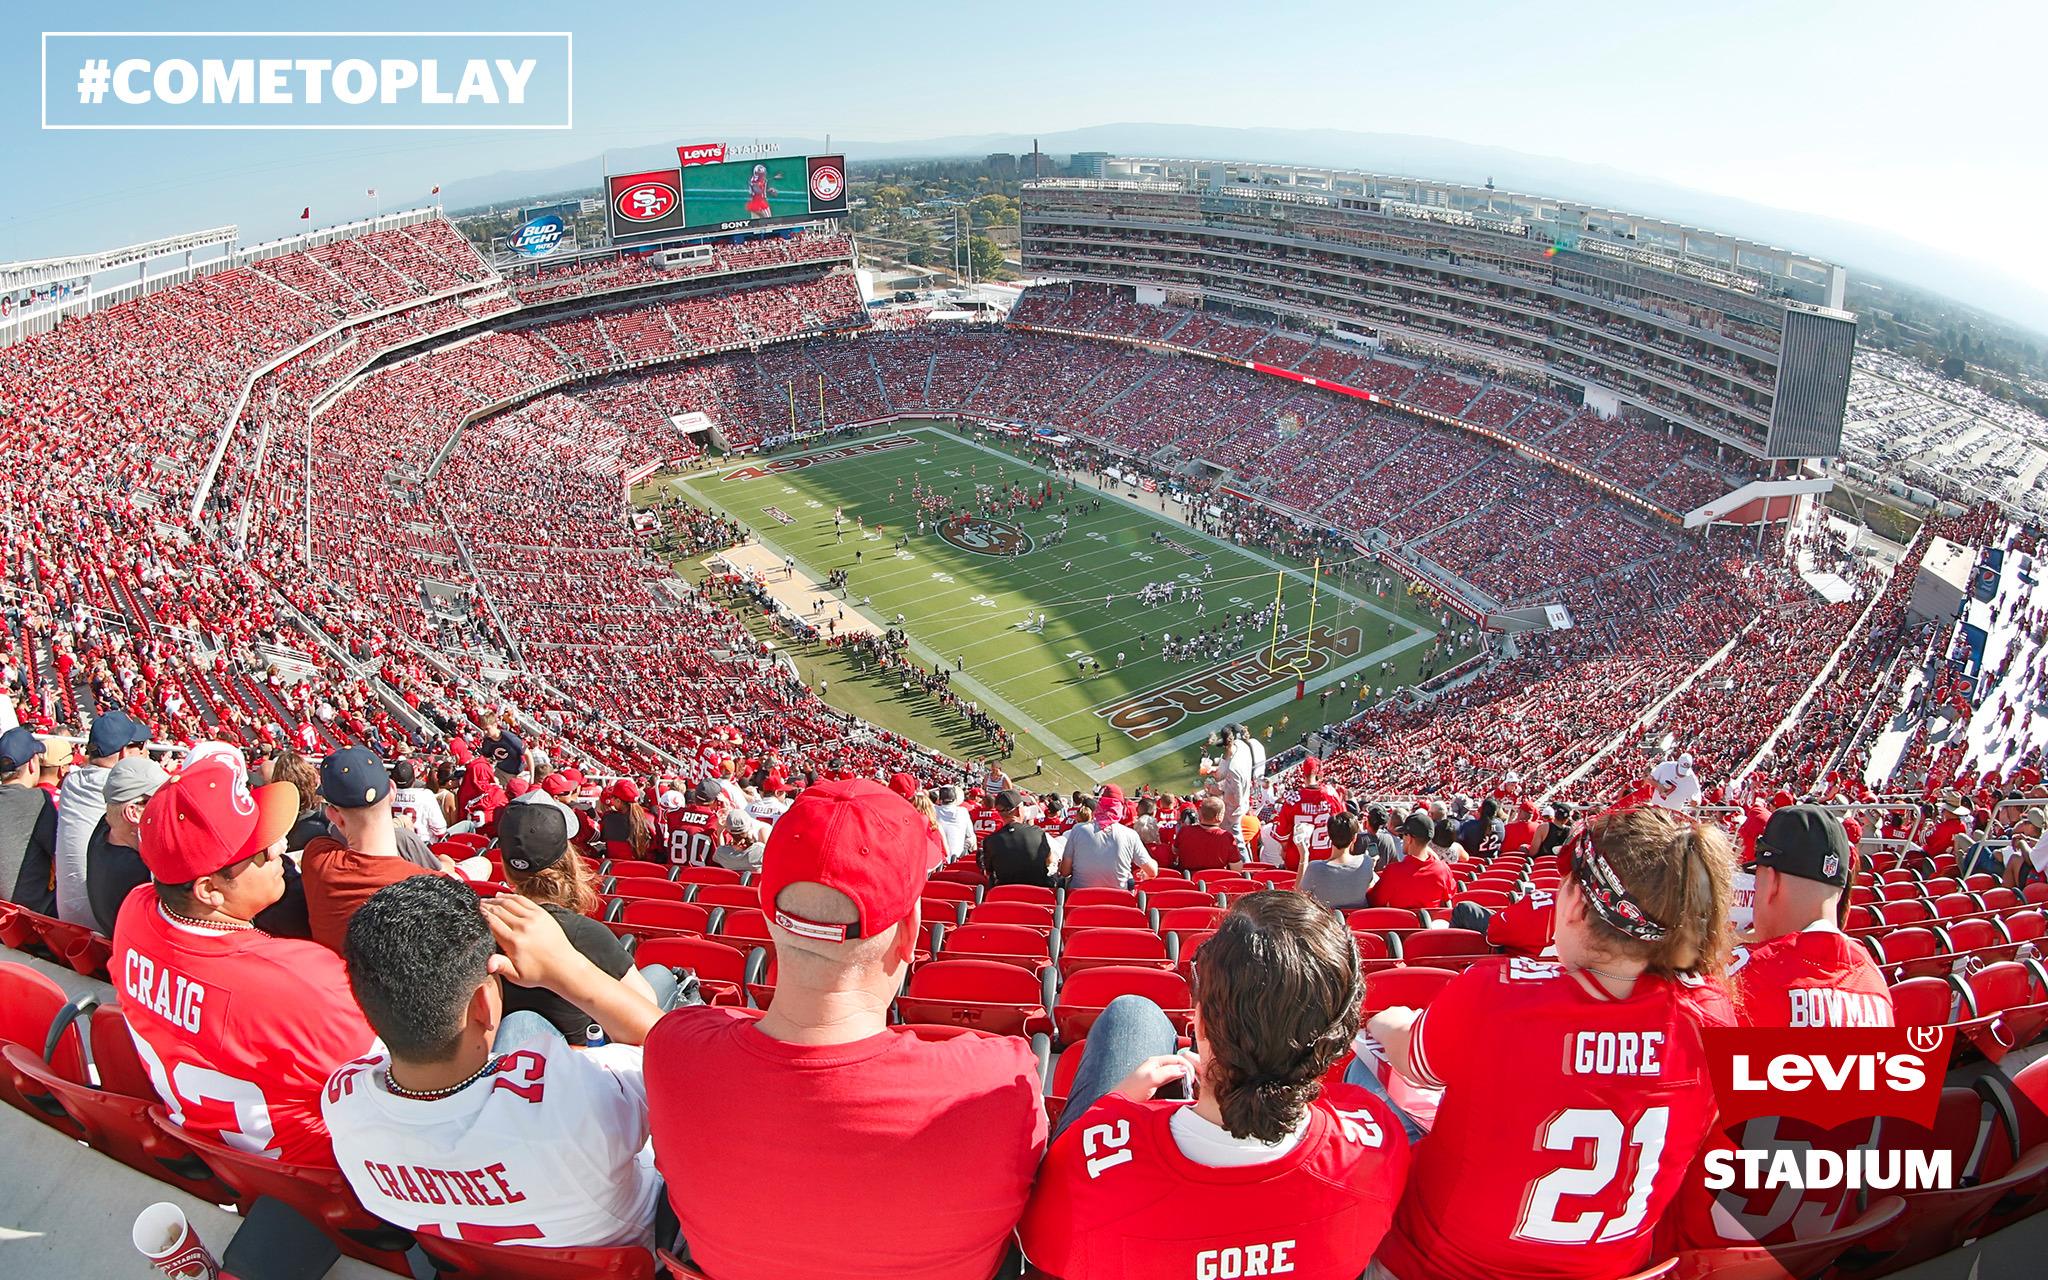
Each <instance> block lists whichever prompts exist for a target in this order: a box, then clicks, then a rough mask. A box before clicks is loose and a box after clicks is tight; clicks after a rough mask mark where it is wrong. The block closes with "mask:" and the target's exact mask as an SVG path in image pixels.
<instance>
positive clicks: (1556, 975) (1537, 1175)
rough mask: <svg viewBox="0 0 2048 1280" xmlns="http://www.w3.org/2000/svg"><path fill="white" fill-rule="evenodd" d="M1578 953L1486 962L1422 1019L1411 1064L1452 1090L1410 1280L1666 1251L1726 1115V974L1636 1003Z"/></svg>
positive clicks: (1440, 1119)
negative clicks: (1614, 992) (1722, 1111)
mask: <svg viewBox="0 0 2048 1280" xmlns="http://www.w3.org/2000/svg"><path fill="white" fill-rule="evenodd" d="M1591 982H1592V980H1591V979H1590V978H1587V979H1585V980H1584V981H1581V980H1580V979H1579V978H1576V977H1574V976H1572V975H1571V974H1570V973H1568V972H1567V971H1566V970H1565V969H1564V968H1563V966H1561V965H1558V964H1555V963H1551V962H1547V961H1539V960H1525V959H1520V958H1509V957H1502V958H1500V959H1496V960H1488V961H1482V962H1481V963H1479V964H1476V965H1473V966H1472V967H1471V968H1469V969H1467V970H1466V971H1465V972H1464V973H1462V974H1460V975H1459V976H1458V977H1457V978H1456V979H1455V980H1453V981H1452V982H1451V983H1450V984H1449V985H1447V986H1446V987H1444V989H1443V990H1442V991H1441V992H1439V993H1438V994H1437V996H1436V997H1435V998H1434V999H1433V1000H1431V1001H1430V1003H1429V1007H1428V1008H1427V1009H1426V1010H1425V1011H1424V1012H1423V1014H1422V1016H1421V1017H1420V1018H1418V1019H1417V1020H1416V1022H1415V1026H1414V1031H1413V1033H1412V1035H1411V1037H1410V1040H1409V1050H1408V1056H1409V1063H1408V1066H1407V1067H1405V1068H1404V1071H1405V1072H1406V1074H1407V1075H1408V1076H1409V1077H1410V1078H1411V1079H1413V1080H1415V1081H1416V1082H1417V1083H1420V1084H1424V1085H1434V1086H1441V1087H1442V1089H1443V1098H1442V1101H1441V1103H1440V1104H1439V1105H1438V1108H1437V1113H1436V1123H1435V1126H1434V1127H1433V1128H1432V1129H1431V1130H1430V1134H1429V1138H1428V1140H1427V1141H1424V1142H1422V1143H1420V1144H1418V1145H1417V1147H1416V1152H1415V1164H1414V1168H1413V1170H1412V1172H1411V1173H1410V1175H1409V1179H1408V1188H1407V1191H1406V1193H1405V1194H1404V1196H1403V1197H1402V1200H1401V1207H1400V1211H1399V1212H1398V1213H1397V1214H1396V1215H1395V1220H1394V1229H1393V1231H1392V1232H1391V1233H1390V1234H1389V1235H1388V1236H1387V1242H1386V1245H1385V1246H1384V1248H1383V1249H1382V1250H1381V1253H1380V1259H1381V1261H1383V1262H1384V1263H1385V1264H1386V1266H1387V1269H1388V1270H1390V1271H1392V1272H1393V1274H1394V1275H1395V1276H1397V1277H1399V1280H1576V1278H1577V1277H1581V1276H1623V1275H1629V1274H1632V1273H1633V1272H1636V1271H1639V1270H1641V1269H1642V1268H1643V1267H1644V1266H1645V1265H1647V1264H1648V1263H1649V1262H1650V1261H1651V1258H1650V1253H1651V1247H1652V1241H1651V1233H1652V1231H1653V1230H1654V1229H1655V1228H1656V1226H1657V1223H1658V1220H1659V1218H1661V1217H1662V1216H1663V1214H1664V1211H1665V1209H1666V1207H1667V1206H1669V1205H1670V1204H1671V1202H1672V1199H1673V1197H1675V1196H1676V1195H1677V1194H1678V1191H1679V1188H1680V1186H1681V1185H1682V1183H1683V1182H1684V1180H1685V1177H1686V1170H1687V1168H1688V1166H1690V1165H1691V1163H1692V1161H1693V1157H1694V1156H1695V1155H1696V1154H1697V1153H1698V1152H1699V1150H1700V1144H1701V1143H1702V1142H1703V1141H1704V1140H1705V1138H1706V1136H1707V1133H1708V1131H1709V1129H1711V1128H1712V1126H1713V1122H1714V1116H1715V1107H1714V1094H1713V1089H1712V1087H1711V1085H1710V1083H1709V1080H1708V1075H1707V1059H1706V1053H1705V1051H1704V1049H1703V1047H1702V1045H1701V1035H1700V1031H1701V1027H1702V1025H1703V1024H1705V1025H1714V1026H1720V1025H1726V1024H1727V1023H1728V1021H1729V1016H1730V1015H1729V1010H1728V1001H1727V997H1726V995H1725V994H1724V993H1722V991H1721V990H1720V988H1719V987H1718V986H1716V985H1714V984H1711V983H1704V984H1690V983H1681V982H1676V981H1672V980H1669V979H1664V978H1658V977H1654V976H1651V975H1647V974H1646V975H1644V976H1643V977H1642V978H1640V979H1638V980H1637V982H1636V984H1635V990H1634V992H1633V993H1632V994H1631V995H1630V996H1629V998H1627V999H1625V1000H1622V999H1616V998H1615V997H1613V996H1611V995H1609V994H1607V993H1606V992H1605V991H1604V990H1601V989H1598V988H1595V987H1592V986H1590V985H1589V984H1591Z"/></svg>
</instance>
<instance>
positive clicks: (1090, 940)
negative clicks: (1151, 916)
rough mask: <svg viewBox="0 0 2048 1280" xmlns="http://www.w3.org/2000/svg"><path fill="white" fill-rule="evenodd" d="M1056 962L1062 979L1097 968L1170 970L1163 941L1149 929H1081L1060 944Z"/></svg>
mask: <svg viewBox="0 0 2048 1280" xmlns="http://www.w3.org/2000/svg"><path fill="white" fill-rule="evenodd" d="M1056 959H1057V964H1058V966H1059V971H1060V974H1061V976H1063V977H1071V976H1072V975H1073V974H1076V973H1079V972H1080V971H1082V970H1084V969H1093V968H1096V967H1098V966H1101V965H1155V966H1157V967H1159V968H1171V967H1172V961H1170V960H1169V959H1168V958H1167V954H1166V939H1164V938H1162V937H1160V936H1159V935H1158V934H1156V933H1154V932H1152V931H1151V930H1150V929H1083V930H1080V931H1079V932H1077V933H1074V934H1072V935H1070V936H1068V937H1067V938H1065V939H1064V940H1063V941H1062V942H1061V944H1060V953H1059V955H1058V957H1057V958H1056Z"/></svg>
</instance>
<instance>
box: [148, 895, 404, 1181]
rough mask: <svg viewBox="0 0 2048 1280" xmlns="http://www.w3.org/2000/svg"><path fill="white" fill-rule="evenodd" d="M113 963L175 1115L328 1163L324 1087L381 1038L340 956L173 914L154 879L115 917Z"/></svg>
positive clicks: (251, 1145)
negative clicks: (160, 901)
mask: <svg viewBox="0 0 2048 1280" xmlns="http://www.w3.org/2000/svg"><path fill="white" fill-rule="evenodd" d="M110 972H111V975H112V978H113V981H114V984H115V985H116V986H118V987H119V988H120V989H121V1012H122V1013H123V1014H125V1015H126V1016H127V1018H128V1029H129V1030H130V1031H131V1032H132V1033H133V1034H134V1037H135V1048H136V1051H137V1052H138V1053H139V1054H141V1056H142V1062H143V1065H144V1066H146V1067H147V1068H148V1069H149V1078H150V1081H151V1082H152V1083H153V1084H155V1085H156V1091H157V1095H158V1096H159V1097H161V1098H162V1099H163V1102H164V1108H165V1110H167V1111H168V1112H169V1113H170V1117H171V1121H172V1122H173V1123H174V1124H177V1125H178V1126H179V1127H181V1128H185V1129H190V1130H192V1131H193V1132H194V1133H199V1134H204V1135H206V1136H208V1137H210V1138H213V1139H216V1140H218V1141H220V1142H223V1143H225V1144H227V1145H228V1146H230V1147H233V1148H235V1149H236V1150H238V1151H247V1152H251V1153H253V1154H256V1155H263V1156H270V1157H273V1158H276V1159H283V1160H287V1161H290V1162H292V1163H294V1164H326V1163H327V1162H328V1160H329V1155H328V1151H329V1146H328V1139H327V1125H326V1124H325V1122H324V1121H322V1120H321V1118H320V1091H321V1089H322V1088H323V1087H324V1086H325V1085H326V1083H327V1076H328V1074H329V1073H330V1072H332V1071H333V1070H334V1068H335V1067H336V1066H337V1065H338V1064H340V1063H343V1062H347V1061H348V1060H349V1059H351V1058H355V1057H359V1056H361V1055H362V1054H364V1053H366V1052H368V1051H369V1050H370V1048H371V1046H372V1045H373V1044H374V1043H375V1042H376V1036H375V1034H374V1033H372V1032H371V1030H370V1025H369V1023H367V1022H365V1021H364V1020H363V1014H362V1011H361V1010H360V1009H358V1008H357V1007H356V1002H355V1000H354V999H353V998H352V997H351V996H350V995H349V989H348V972H347V970H345V969H344V968H343V967H342V963H341V957H339V956H337V955H335V954H334V953H333V952H332V951H329V950H328V949H327V948H326V947H323V946H321V945H320V944H319V943H317V942H306V941H302V940H300V939H296V938H273V937H271V936H270V935H269V934H267V933H264V932H263V931H262V930H260V929H237V930H235V931H233V932H229V933H222V932H218V931H215V930H210V929H209V930H201V929H193V928H188V927H186V926H184V925H180V924H177V923H174V922H173V921H171V920H170V919H168V918H167V917H165V915H164V914H163V912H162V911H161V910H159V909H158V906H157V899H156V889H155V887H154V886H152V885H146V884H145V885H142V886H140V887H138V888H137V889H136V890H135V891H134V892H132V893H130V894H129V895H128V899H127V901H126V902H124V903H123V904H122V905H121V914H120V916H119V917H118V918H117V919H116V920H115V922H114V954H113V956H112V961H111V965H110Z"/></svg>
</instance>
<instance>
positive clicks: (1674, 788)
mask: <svg viewBox="0 0 2048 1280" xmlns="http://www.w3.org/2000/svg"><path fill="white" fill-rule="evenodd" d="M1650 781H1652V782H1654V783H1656V784H1657V788H1658V790H1657V794H1656V795H1654V796H1652V797H1651V803H1653V804H1659V805H1662V806H1664V807H1665V808H1666V809H1689V808H1691V807H1692V806H1693V805H1695V804H1697V803H1698V802H1699V798H1700V775H1699V771H1698V770H1696V769H1687V770H1686V771H1685V772H1684V773H1680V772H1679V771H1678V761H1676V760H1666V761H1664V763H1662V764H1660V765H1658V766H1657V767H1656V768H1654V769H1652V770H1650ZM1666 787H1669V788H1670V790H1669V791H1665V790H1664V788H1666Z"/></svg>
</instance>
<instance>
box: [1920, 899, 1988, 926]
mask: <svg viewBox="0 0 2048 1280" xmlns="http://www.w3.org/2000/svg"><path fill="white" fill-rule="evenodd" d="M1929 905H1931V906H1932V907H1933V908H1934V914H1935V916H1936V917H1937V918H1938V919H1942V920H1953V919H1954V918H1955V917H1957V916H1968V915H1975V914H1976V913H1977V912H1979V911H1982V910H1983V909H1984V904H1983V903H1981V902H1979V901H1977V895H1976V894H1974V893H1944V894H1942V895H1941V896H1940V897H1938V898H1935V899H1933V900H1932V902H1931V903H1930V904H1929Z"/></svg>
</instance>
